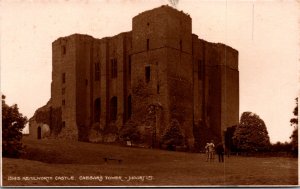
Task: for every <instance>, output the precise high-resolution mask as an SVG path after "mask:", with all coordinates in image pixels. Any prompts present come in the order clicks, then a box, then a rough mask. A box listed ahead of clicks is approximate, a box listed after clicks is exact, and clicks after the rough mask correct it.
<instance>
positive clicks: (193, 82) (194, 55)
mask: <svg viewBox="0 0 300 189" xmlns="http://www.w3.org/2000/svg"><path fill="white" fill-rule="evenodd" d="M52 66H53V67H52V83H51V99H50V101H49V103H48V104H47V106H45V107H44V108H43V112H46V114H47V116H48V117H47V116H46V117H47V119H45V120H39V122H37V117H36V116H37V115H39V114H41V113H40V112H41V111H39V110H38V111H37V112H36V114H35V116H34V117H33V118H32V121H31V125H30V127H32V128H36V126H35V125H37V124H38V123H44V124H48V125H49V128H51V129H50V133H51V136H54V137H62V138H73V139H78V140H80V141H92V142H114V141H118V140H120V132H121V131H122V129H124V127H129V126H128V125H130V124H127V123H129V121H130V123H133V124H135V125H136V127H135V128H136V129H137V130H138V131H139V133H140V135H141V137H140V141H141V142H142V143H144V144H145V145H149V146H152V147H161V146H162V143H163V141H162V138H163V136H164V134H165V133H166V131H167V129H168V128H170V127H172V125H171V123H172V122H173V123H174V120H175V121H176V123H179V127H180V131H181V134H182V135H183V136H184V145H185V146H187V147H188V148H190V149H192V148H194V147H196V148H199V147H200V146H203V145H204V143H205V142H206V140H209V139H215V140H221V138H222V136H223V134H224V133H223V132H224V131H226V128H228V127H230V126H233V125H236V124H237V123H238V121H239V118H238V116H239V72H238V51H236V50H235V49H233V48H231V47H229V46H226V45H223V44H219V43H218V44H215V43H209V42H206V41H204V40H202V39H199V38H198V36H197V35H195V34H192V19H191V18H190V16H189V15H187V14H185V13H183V12H180V11H177V10H176V9H173V8H171V7H169V6H161V7H158V8H155V9H153V10H149V11H145V12H143V13H141V14H139V15H137V16H135V17H134V18H133V20H132V31H130V32H124V33H120V34H119V35H116V36H114V37H106V38H102V39H95V38H93V37H91V36H88V35H81V34H73V35H71V36H68V37H61V38H59V39H57V40H56V41H54V42H53V44H52ZM53 111H55V113H54V114H53ZM44 114H45V113H44ZM49 120H55V121H49ZM30 131H32V132H33V133H34V132H37V131H34V130H33V129H31V130H30Z"/></svg>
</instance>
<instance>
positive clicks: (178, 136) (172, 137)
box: [162, 120, 184, 146]
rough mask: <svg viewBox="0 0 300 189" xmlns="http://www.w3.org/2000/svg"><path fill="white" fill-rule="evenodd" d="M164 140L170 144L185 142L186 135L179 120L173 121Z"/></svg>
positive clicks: (164, 142) (178, 144) (176, 144)
mask: <svg viewBox="0 0 300 189" xmlns="http://www.w3.org/2000/svg"><path fill="white" fill-rule="evenodd" d="M162 142H163V144H166V145H168V146H180V145H183V144H184V137H183V135H182V132H181V131H180V125H179V122H178V121H177V120H172V121H171V126H170V127H169V129H168V130H167V132H166V134H165V135H164V136H163V139H162Z"/></svg>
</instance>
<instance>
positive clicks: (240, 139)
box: [233, 112, 270, 152]
mask: <svg viewBox="0 0 300 189" xmlns="http://www.w3.org/2000/svg"><path fill="white" fill-rule="evenodd" d="M233 141H234V143H235V145H236V146H237V148H238V149H239V150H241V151H246V152H249V151H263V150H266V149H268V147H269V146H270V138H269V135H268V131H267V128H266V125H265V123H264V121H263V120H262V119H260V117H259V116H258V115H256V114H254V113H252V112H244V113H243V114H242V116H241V120H240V123H239V125H238V126H237V128H236V130H235V132H234V136H233Z"/></svg>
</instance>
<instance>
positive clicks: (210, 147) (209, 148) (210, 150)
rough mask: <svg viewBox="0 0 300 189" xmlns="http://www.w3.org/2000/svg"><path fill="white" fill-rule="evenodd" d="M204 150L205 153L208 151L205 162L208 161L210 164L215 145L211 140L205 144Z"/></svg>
mask: <svg viewBox="0 0 300 189" xmlns="http://www.w3.org/2000/svg"><path fill="white" fill-rule="evenodd" d="M205 149H207V151H208V156H207V160H209V162H210V161H212V160H213V155H214V151H215V145H214V143H213V140H212V141H211V142H210V143H207V144H206V146H205Z"/></svg>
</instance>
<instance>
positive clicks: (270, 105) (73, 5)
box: [0, 0, 300, 143]
mask: <svg viewBox="0 0 300 189" xmlns="http://www.w3.org/2000/svg"><path fill="white" fill-rule="evenodd" d="M0 3H1V4H0V6H1V13H0V15H1V20H0V21H1V24H0V27H1V33H0V40H1V43H0V45H1V46H0V47H1V48H0V52H1V92H2V93H3V94H5V95H6V97H7V98H6V101H7V103H8V104H9V105H12V104H13V103H17V104H18V106H19V108H20V112H21V113H23V115H26V116H27V117H28V118H30V117H31V116H32V115H33V114H34V112H35V110H36V109H37V108H39V107H41V106H43V105H45V104H46V103H47V101H48V100H49V99H50V83H51V71H52V65H51V64H52V59H51V58H52V49H51V48H52V47H51V44H52V42H53V41H54V40H56V39H57V38H59V37H63V36H68V35H71V34H73V33H81V34H88V35H91V36H93V37H95V38H103V37H106V36H113V35H116V34H119V33H121V32H125V31H130V30H131V23H132V17H134V16H136V15H137V14H138V13H140V12H143V11H145V10H149V9H152V8H155V7H158V6H161V5H166V4H170V3H169V1H168V0H131V1H130V0H119V1H117V0H114V1H112V0H106V1H104V0H103V1H101V0H97V1H96V0H94V1H92V0H90V1H89V0H85V1H76V0H75V1H68V0H66V1H58V0H48V1H43V0H40V1H35V0H31V1H29V0H27V1H26V0H24V1H9V0H6V1H5V0H2V1H0ZM177 9H178V10H180V11H181V10H182V11H183V12H185V13H188V14H189V15H190V16H191V18H192V31H193V33H195V34H197V35H198V36H199V38H201V39H204V40H207V41H210V42H220V43H225V44H227V45H229V46H231V47H233V48H235V49H237V50H238V51H239V71H240V114H242V113H243V112H244V111H251V112H254V113H256V114H258V115H259V116H260V117H261V118H262V119H263V120H264V121H265V124H266V126H267V129H268V132H269V136H270V139H271V142H273V143H275V142H277V141H281V142H284V141H290V139H289V137H290V135H291V133H292V130H293V128H292V127H291V126H290V122H289V120H290V119H291V118H292V117H293V113H292V112H293V109H294V107H295V98H296V97H297V96H298V95H299V81H300V80H299V67H298V65H299V60H300V43H299V42H300V40H299V34H300V27H299V25H300V24H299V23H300V2H298V3H297V1H292V0H291V1H288V0H287V1H281V0H278V1H255V0H249V1H242V0H227V2H226V1H225V0H222V1H221V0H219V1H208V0H207V1H201V0H179V3H178V5H177Z"/></svg>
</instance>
